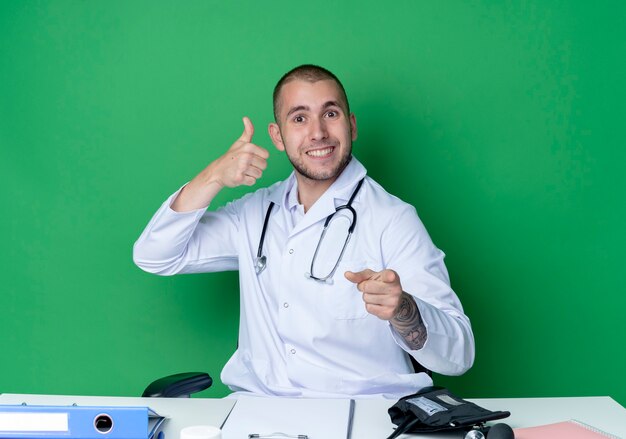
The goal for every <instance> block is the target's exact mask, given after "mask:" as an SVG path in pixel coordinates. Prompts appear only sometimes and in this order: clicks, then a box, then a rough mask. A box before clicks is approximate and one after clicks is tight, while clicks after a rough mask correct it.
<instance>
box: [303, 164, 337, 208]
mask: <svg viewBox="0 0 626 439" xmlns="http://www.w3.org/2000/svg"><path fill="white" fill-rule="evenodd" d="M296 180H297V181H298V201H299V202H300V204H302V206H304V212H305V213H306V212H308V210H309V209H310V208H311V206H313V205H314V204H315V202H316V201H317V200H319V198H320V197H321V196H322V195H324V192H326V191H327V190H328V188H329V187H330V186H331V185H332V184H333V183H334V182H335V180H337V177H335V178H332V179H328V180H312V179H310V178H307V177H305V176H304V175H301V174H299V173H298V172H296Z"/></svg>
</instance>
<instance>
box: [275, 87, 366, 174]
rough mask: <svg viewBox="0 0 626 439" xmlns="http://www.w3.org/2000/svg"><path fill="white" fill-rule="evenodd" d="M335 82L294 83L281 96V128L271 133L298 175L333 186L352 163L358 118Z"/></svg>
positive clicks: (284, 88)
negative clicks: (330, 183) (350, 112)
mask: <svg viewBox="0 0 626 439" xmlns="http://www.w3.org/2000/svg"><path fill="white" fill-rule="evenodd" d="M346 107H347V105H346V103H345V101H344V99H343V95H342V93H341V90H340V89H339V86H338V85H337V84H336V83H335V81H333V80H322V81H317V82H307V81H301V80H294V81H291V82H288V83H286V84H285V85H283V87H282V90H281V91H280V95H279V105H278V108H279V115H278V120H277V122H278V124H270V126H269V132H270V136H271V138H272V141H273V142H274V145H276V148H278V149H279V150H281V151H286V152H287V157H289V161H291V164H292V165H293V167H294V168H295V170H296V172H297V173H298V174H300V175H301V176H303V177H306V178H307V179H309V180H315V181H330V182H333V181H334V180H335V179H336V178H337V177H338V176H339V174H341V172H342V171H343V169H344V168H345V167H346V165H347V164H348V162H349V161H350V156H351V153H352V141H353V140H356V136H357V131H356V118H355V117H354V114H347V108H346Z"/></svg>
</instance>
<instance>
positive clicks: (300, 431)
mask: <svg viewBox="0 0 626 439" xmlns="http://www.w3.org/2000/svg"><path fill="white" fill-rule="evenodd" d="M353 410H354V401H353V400H350V399H302V398H279V397H271V398H267V397H257V396H239V398H238V400H237V403H236V404H235V407H234V408H233V410H232V411H231V412H230V415H229V416H228V419H227V420H226V422H225V423H224V426H223V427H222V436H223V439H248V435H250V434H258V435H261V437H262V436H264V435H271V434H272V433H283V434H285V435H292V436H296V437H297V436H298V435H306V436H307V438H308V439H346V438H348V437H349V433H350V428H351V424H352V414H353Z"/></svg>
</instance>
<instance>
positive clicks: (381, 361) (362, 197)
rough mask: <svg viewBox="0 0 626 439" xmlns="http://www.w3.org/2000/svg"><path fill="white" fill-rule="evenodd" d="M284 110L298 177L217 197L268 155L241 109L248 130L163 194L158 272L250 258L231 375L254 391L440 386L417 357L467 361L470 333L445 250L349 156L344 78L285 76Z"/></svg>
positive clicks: (275, 130) (146, 253)
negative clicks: (220, 203) (214, 204)
mask: <svg viewBox="0 0 626 439" xmlns="http://www.w3.org/2000/svg"><path fill="white" fill-rule="evenodd" d="M274 117H275V122H274V123H271V124H270V125H269V134H270V137H271V139H272V142H273V143H274V145H275V146H276V148H277V149H278V150H280V151H285V153H286V155H287V157H288V159H289V161H290V162H291V164H292V165H293V168H294V170H293V173H292V174H291V175H290V176H289V178H287V179H286V180H284V181H282V182H278V183H275V184H274V185H272V186H270V187H268V188H263V189H259V190H257V191H256V192H254V193H251V194H248V195H246V196H244V197H243V198H241V199H238V200H235V201H233V202H231V203H229V204H227V205H226V206H225V207H223V208H220V209H217V210H215V211H211V210H207V207H208V206H209V205H210V203H211V201H212V200H213V198H214V197H215V196H216V195H217V193H219V192H220V191H221V190H222V189H223V188H225V187H236V186H240V185H248V186H251V185H253V184H255V183H256V181H257V180H258V179H259V178H260V177H261V175H262V173H263V171H264V170H265V169H266V167H267V158H268V157H269V154H268V152H267V150H265V149H263V148H262V147H260V146H258V145H255V144H254V143H252V137H253V135H254V127H253V125H252V122H251V121H250V120H249V119H248V118H247V117H244V119H243V123H244V132H243V134H242V135H241V136H240V137H239V139H237V140H236V141H235V143H233V145H232V146H231V147H230V148H229V149H228V150H227V151H226V153H225V154H224V155H222V156H221V157H219V158H217V159H216V160H214V161H213V162H211V163H210V164H209V165H208V166H207V167H206V168H205V169H204V170H203V171H201V172H200V173H199V174H198V175H197V176H196V177H195V178H194V179H193V180H191V181H190V182H189V183H188V184H187V185H185V186H184V187H183V188H182V189H180V190H179V191H177V192H175V193H174V194H173V195H171V196H170V197H169V198H168V199H167V200H166V201H165V203H164V204H163V205H162V206H161V208H160V209H159V210H158V211H157V213H156V214H155V215H154V217H153V218H152V220H151V221H150V223H149V224H148V226H147V227H146V229H145V230H144V232H143V233H142V235H141V237H140V238H139V240H138V241H137V242H136V243H135V247H134V260H135V263H136V264H137V265H138V266H139V267H141V268H142V269H144V270H146V271H148V272H151V273H156V274H161V275H172V274H177V273H197V272H215V271H224V270H239V277H240V288H241V292H240V302H241V312H240V328H239V346H238V349H237V350H236V351H235V353H234V354H233V356H232V357H231V359H230V360H229V361H228V363H227V364H226V366H225V367H224V370H223V371H222V381H223V382H224V383H225V384H227V385H228V386H229V387H230V388H231V389H232V390H233V391H238V392H252V393H256V394H267V395H282V396H305V397H365V396H384V397H388V398H399V397H401V396H403V395H407V394H410V393H414V392H416V391H417V390H419V389H420V388H422V387H425V386H428V385H432V380H431V378H430V376H429V375H428V374H427V373H425V372H424V371H419V370H418V371H416V369H415V368H414V364H415V363H419V364H421V365H422V366H423V367H425V368H427V369H429V370H431V371H434V372H438V373H441V374H447V375H458V374H462V373H463V372H465V371H466V370H467V369H469V368H470V367H471V365H472V363H473V361H474V339H473V334H472V330H471V326H470V323H469V319H468V318H467V316H466V315H465V314H464V313H463V308H462V306H461V303H460V302H459V299H458V297H457V296H456V294H455V293H454V292H453V291H452V289H451V288H450V282H449V278H448V273H447V270H446V267H445V265H444V263H443V257H444V254H443V253H442V252H441V251H440V250H439V249H437V248H436V247H435V246H434V245H433V243H432V241H431V239H430V237H429V236H428V233H427V232H426V230H425V228H424V226H423V224H422V223H421V221H420V220H419V218H418V216H417V214H416V212H415V209H414V208H413V207H412V206H410V205H408V204H406V203H404V202H402V201H401V200H399V199H398V198H396V197H394V196H392V195H390V194H388V193H387V192H386V191H385V190H384V189H383V188H382V187H381V186H380V185H379V184H377V183H376V182H375V181H374V180H372V179H371V178H370V177H368V176H367V175H366V174H367V173H366V169H365V167H364V166H363V165H362V164H361V163H360V162H359V161H358V160H357V159H356V158H355V157H354V156H353V155H352V142H353V141H355V140H356V138H357V121H356V117H355V115H354V114H353V113H351V112H350V106H349V104H348V99H347V95H346V93H345V90H344V88H343V85H342V84H341V82H340V81H339V80H338V79H337V77H336V76H335V75H333V74H332V73H331V72H329V71H328V70H326V69H324V68H322V67H318V66H313V65H303V66H299V67H296V68H295V69H293V70H291V71H289V72H288V73H286V74H285V75H284V76H283V77H282V78H281V79H280V81H279V82H278V84H277V85H276V87H275V89H274ZM385 147H386V146H385ZM412 360H413V361H412Z"/></svg>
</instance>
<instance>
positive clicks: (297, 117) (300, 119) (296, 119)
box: [293, 116, 304, 123]
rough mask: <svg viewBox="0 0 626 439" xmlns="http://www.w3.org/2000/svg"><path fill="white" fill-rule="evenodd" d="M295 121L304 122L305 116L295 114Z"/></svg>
mask: <svg viewBox="0 0 626 439" xmlns="http://www.w3.org/2000/svg"><path fill="white" fill-rule="evenodd" d="M293 121H294V122H295V123H302V122H304V116H294V118H293Z"/></svg>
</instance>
